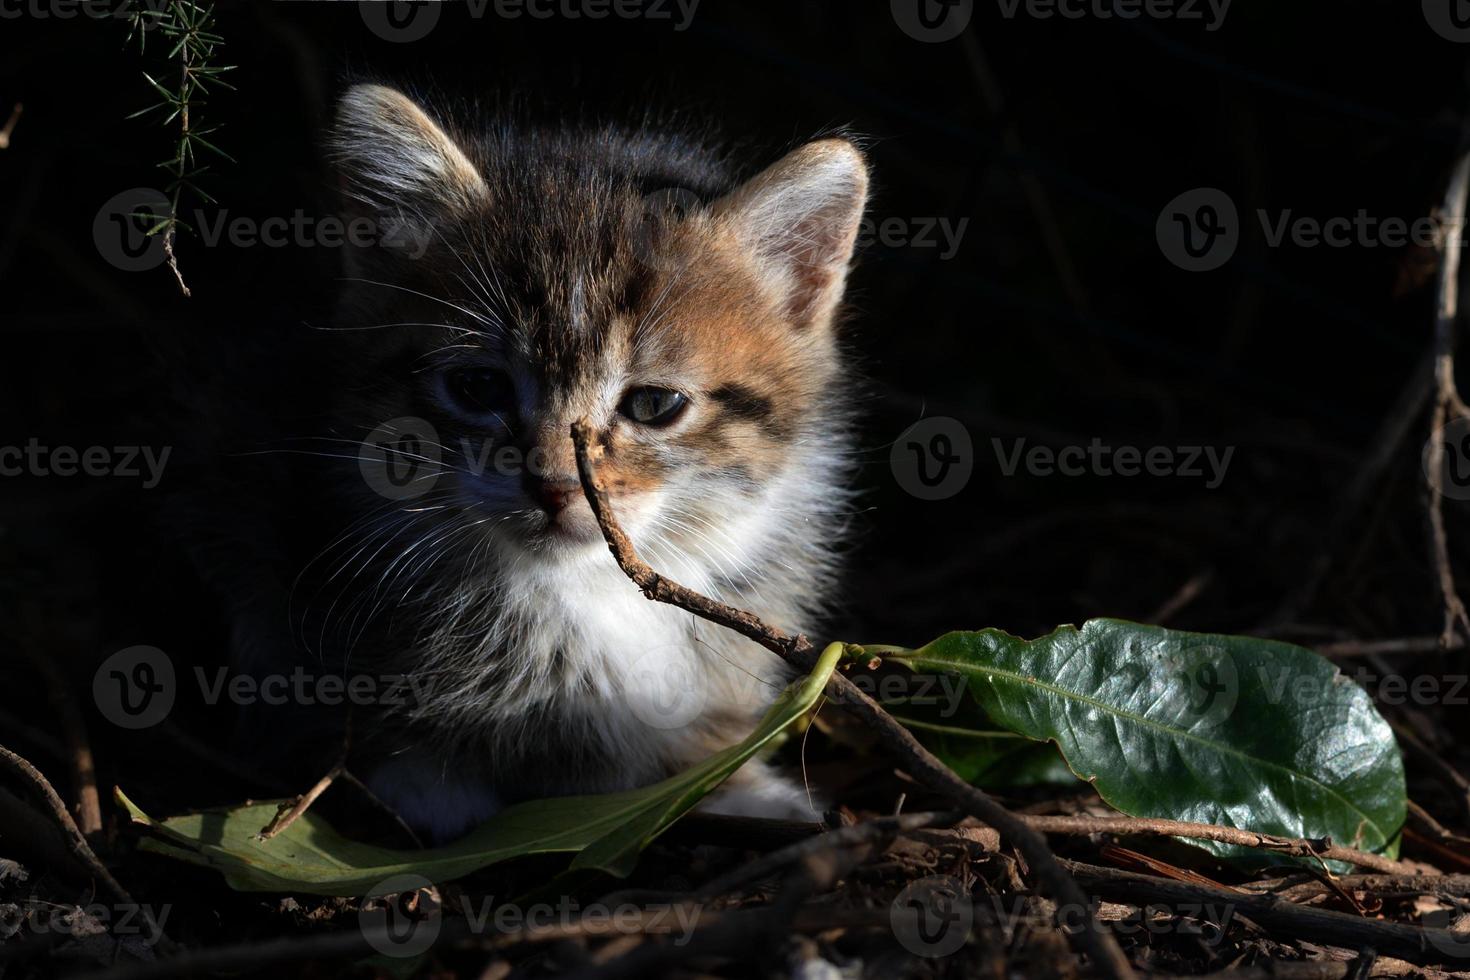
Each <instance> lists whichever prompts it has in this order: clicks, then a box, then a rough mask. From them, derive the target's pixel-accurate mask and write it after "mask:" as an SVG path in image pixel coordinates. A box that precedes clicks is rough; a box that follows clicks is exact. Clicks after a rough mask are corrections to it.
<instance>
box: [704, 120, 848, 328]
mask: <svg viewBox="0 0 1470 980" xmlns="http://www.w3.org/2000/svg"><path fill="white" fill-rule="evenodd" d="M867 200H868V164H867V161H866V160H865V159H864V157H863V154H862V152H861V151H860V150H858V148H857V147H856V146H854V145H853V144H851V143H849V142H848V141H847V140H845V139H823V140H817V141H816V142H813V143H808V144H806V145H805V146H803V147H800V148H799V149H796V150H793V151H792V152H791V153H788V154H787V155H786V156H785V157H782V158H781V159H780V160H778V161H777V162H776V163H774V164H773V165H771V166H770V167H768V168H767V169H766V170H764V171H762V172H761V173H759V174H757V175H756V176H755V177H753V178H752V179H751V180H749V181H748V182H746V183H745V184H743V185H742V186H740V187H738V188H736V189H735V190H734V191H733V192H732V193H730V194H729V195H727V196H726V197H724V198H722V199H721V200H719V201H717V202H716V203H715V213H716V215H717V216H719V217H720V218H721V219H722V220H724V221H727V222H729V223H730V226H731V228H732V229H733V231H734V233H735V235H736V237H737V239H738V240H739V242H740V243H741V245H742V247H743V248H745V249H746V250H747V251H748V252H749V253H750V254H751V255H752V256H754V257H755V260H756V262H757V268H758V269H759V271H760V274H761V276H762V278H763V279H764V280H765V281H766V282H767V283H768V284H769V286H770V287H771V289H772V291H773V292H774V294H775V295H777V296H779V297H780V299H781V302H782V303H783V304H784V306H785V308H786V310H787V312H788V314H789V315H790V316H791V318H792V319H793V321H795V322H796V323H797V324H798V325H799V326H819V327H826V326H827V325H828V324H830V323H831V320H832V315H833V313H834V312H836V309H837V306H838V304H839V303H840V302H841V300H842V290H843V286H844V285H845V284H846V282H847V267H848V264H849V263H850V262H851V261H852V252H853V246H854V243H855V242H856V240H857V234H858V227H859V223H860V222H861V220H862V216H863V207H864V205H866V203H867Z"/></svg>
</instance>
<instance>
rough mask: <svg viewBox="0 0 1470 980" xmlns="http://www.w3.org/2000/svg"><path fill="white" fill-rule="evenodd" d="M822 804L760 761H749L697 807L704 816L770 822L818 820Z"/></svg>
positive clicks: (820, 817) (820, 815) (804, 788)
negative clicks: (715, 814) (755, 818)
mask: <svg viewBox="0 0 1470 980" xmlns="http://www.w3.org/2000/svg"><path fill="white" fill-rule="evenodd" d="M820 806H821V804H820V803H819V801H817V800H816V799H815V798H811V797H809V796H808V793H807V790H806V787H804V786H800V785H797V784H796V783H794V782H792V781H791V780H789V779H787V778H786V777H784V776H779V775H777V774H776V773H775V772H774V771H772V770H771V768H770V767H769V766H767V765H766V764H765V763H763V762H758V761H757V762H748V763H746V764H745V766H744V767H743V768H742V769H741V770H740V771H739V772H737V773H735V775H733V776H731V777H730V778H729V780H727V781H726V783H725V785H724V786H722V787H720V789H719V790H718V791H717V792H715V793H714V794H713V795H711V796H710V797H709V799H708V800H706V801H705V802H704V803H702V804H700V807H699V809H700V810H701V811H702V812H704V813H723V814H726V815H727V816H732V817H766V818H768V819H773V820H802V821H820V820H821V819H822V812H821V809H820Z"/></svg>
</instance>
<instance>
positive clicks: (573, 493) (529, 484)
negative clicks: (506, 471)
mask: <svg viewBox="0 0 1470 980" xmlns="http://www.w3.org/2000/svg"><path fill="white" fill-rule="evenodd" d="M526 492H527V493H528V494H530V496H531V499H532V500H534V501H536V503H537V505H539V506H540V508H541V509H542V510H544V511H546V513H547V514H548V515H550V516H551V517H555V516H556V515H558V514H560V513H561V512H562V511H564V510H566V509H567V507H568V505H570V504H571V503H572V502H573V501H575V500H576V499H577V498H578V497H580V496H581V495H582V485H581V484H580V483H578V482H577V481H576V480H566V479H556V478H554V477H537V476H531V475H529V474H527V476H526Z"/></svg>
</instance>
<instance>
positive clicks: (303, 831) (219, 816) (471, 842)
mask: <svg viewBox="0 0 1470 980" xmlns="http://www.w3.org/2000/svg"><path fill="white" fill-rule="evenodd" d="M841 653H842V645H841V644H837V643H834V644H832V645H831V646H829V647H827V649H826V650H824V651H823V653H822V656H821V658H820V659H819V660H818V662H817V666H816V668H815V669H814V670H813V671H812V673H811V674H809V675H807V676H806V677H804V678H801V679H800V680H798V681H796V682H795V683H793V684H792V685H791V686H790V687H788V688H787V689H786V690H785V691H784V692H782V694H781V696H780V697H779V698H777V700H776V703H775V704H773V705H772V706H771V708H770V710H768V711H767V712H766V714H765V716H764V717H763V718H762V719H761V720H760V723H759V724H758V725H757V726H756V729H755V731H754V732H752V733H751V734H750V735H749V736H748V737H747V738H746V739H745V740H744V741H743V742H741V743H739V744H738V745H734V746H731V747H730V748H728V749H725V750H724V751H722V752H719V753H716V754H715V755H713V756H711V757H710V758H708V759H706V760H705V761H704V762H701V763H700V764H698V765H696V766H694V767H692V768H690V769H687V770H685V771H684V772H681V773H679V774H678V775H677V776H673V777H671V778H669V779H666V780H664V781H663V782H661V783H656V784H655V785H653V786H646V787H644V788H642V789H636V790H629V791H626V792H622V793H609V794H606V795H602V796H567V797H560V798H556V799H549V800H535V801H533V802H530V803H522V804H519V805H517V806H513V807H510V808H508V809H506V810H504V811H503V812H501V813H500V814H498V815H497V816H495V817H493V818H491V820H490V821H488V822H487V823H485V824H483V825H482V826H480V827H479V828H478V829H476V830H475V831H474V832H473V833H471V834H470V835H469V836H468V837H465V838H463V839H462V840H459V841H456V842H454V843H453V844H449V845H447V846H444V847H437V848H430V849H426V850H419V851H405V850H395V849H392V848H386V847H378V846H375V845H370V844H361V843H357V842H354V841H350V840H347V839H346V838H344V837H342V836H340V835H339V834H337V833H336V832H335V831H334V830H332V828H331V826H330V825H328V823H327V822H326V820H324V819H323V818H322V817H320V816H319V815H318V814H317V813H316V812H315V811H312V810H308V811H307V812H306V813H305V814H303V815H302V816H301V818H300V819H298V820H297V821H296V822H295V823H293V824H291V825H290V826H289V827H287V828H286V829H285V830H284V831H282V832H281V833H280V834H278V835H277V836H275V837H273V838H271V839H270V840H267V841H262V840H259V839H257V836H256V835H257V834H258V833H259V832H260V829H261V828H262V827H264V826H266V824H268V823H269V822H270V820H271V818H272V817H274V816H275V814H276V810H277V808H278V806H279V804H280V802H281V801H279V800H275V801H265V802H260V803H250V804H246V805H244V806H239V807H233V808H226V809H219V810H206V811H203V812H200V813H193V814H188V815H185V816H180V817H171V818H169V819H167V820H154V819H153V818H151V817H149V816H148V815H147V814H146V813H144V812H143V811H142V810H140V809H139V808H138V807H137V806H136V805H135V804H134V803H133V802H132V801H131V800H129V799H128V798H127V797H126V796H125V795H123V792H122V790H121V789H118V790H116V791H115V795H116V797H117V800H118V802H119V803H121V804H122V805H123V806H124V807H125V808H127V810H128V813H129V814H130V815H131V817H132V818H133V820H134V821H136V822H138V823H140V824H143V825H145V826H147V827H149V828H151V829H152V830H154V831H156V832H157V834H158V835H159V836H158V838H156V839H155V838H145V839H144V840H143V842H142V844H141V847H142V848H143V849H144V850H148V851H153V852H155V853H158V854H164V855H167V856H169V857H174V858H178V859H180V860H183V861H189V862H192V863H194V864H201V865H205V866H206V867H212V868H215V869H217V870H218V871H220V872H221V873H222V874H223V875H224V876H225V880H226V881H227V882H228V883H229V885H230V887H232V888H235V889H237V890H239V891H282V892H305V893H308V894H313V895H343V896H348V895H363V896H368V895H373V894H378V892H376V891H375V889H376V888H378V887H379V886H381V885H382V884H383V882H384V880H385V879H387V878H390V877H392V876H393V875H399V874H408V873H414V874H419V875H422V876H424V877H426V878H428V879H429V880H430V881H434V882H441V881H449V880H451V879H454V878H458V877H461V876H463V875H466V874H469V873H470V872H471V871H475V870H477V869H479V868H482V867H485V866H487V865H490V864H495V863H496V862H499V861H507V860H510V859H511V858H516V857H522V856H524V855H528V854H547V853H556V852H562V853H573V852H575V853H577V856H576V858H575V859H574V860H573V861H572V864H571V867H572V869H575V870H597V871H605V872H607V873H609V874H612V875H617V876H619V877H622V876H625V875H627V874H628V873H629V872H631V871H632V870H633V867H634V865H635V864H636V862H637V860H638V854H639V852H640V851H642V850H643V849H644V848H645V847H647V846H648V844H649V843H650V842H652V841H653V839H654V838H656V837H657V836H658V835H659V834H661V833H662V832H663V831H664V830H666V829H667V828H668V827H669V826H670V825H671V824H672V823H673V822H674V821H675V820H677V819H678V818H679V817H681V816H683V815H684V814H685V813H687V812H688V811H689V810H690V809H691V808H693V807H694V805H695V804H697V803H698V802H699V801H700V800H701V799H703V798H704V797H705V796H707V795H709V793H710V792H712V791H713V790H714V789H715V788H716V787H718V786H719V785H720V783H722V782H724V781H725V780H726V779H727V778H728V777H729V776H730V775H731V774H732V773H734V772H735V770H737V769H739V768H740V766H742V765H743V764H744V763H746V762H747V761H749V759H750V758H751V757H752V756H753V755H755V754H756V753H757V752H758V751H760V749H761V748H762V747H764V746H765V745H766V744H767V743H769V742H770V741H771V740H772V739H773V738H775V737H776V736H777V735H779V734H780V733H781V732H782V731H783V730H785V729H786V728H787V727H788V726H790V725H791V724H792V723H794V722H795V721H796V720H797V719H798V718H800V717H801V716H802V715H803V714H805V713H806V712H807V711H808V710H809V709H810V708H811V707H812V705H813V704H815V703H816V701H817V698H818V697H819V696H820V695H821V693H822V689H823V688H824V687H826V684H827V680H828V678H829V677H830V676H831V675H832V670H833V668H834V667H835V666H836V664H837V661H838V659H839V657H840V656H841Z"/></svg>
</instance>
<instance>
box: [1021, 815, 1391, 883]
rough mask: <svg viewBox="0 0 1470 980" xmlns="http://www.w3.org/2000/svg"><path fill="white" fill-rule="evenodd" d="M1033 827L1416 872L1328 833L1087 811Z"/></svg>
mask: <svg viewBox="0 0 1470 980" xmlns="http://www.w3.org/2000/svg"><path fill="white" fill-rule="evenodd" d="M1020 819H1022V820H1024V821H1025V822H1026V823H1027V824H1028V825H1029V826H1030V827H1032V828H1033V829H1035V830H1039V831H1041V832H1042V833H1044V834H1132V835H1135V836H1142V837H1189V838H1193V839H1194V840H1209V841H1215V842H1216V843H1220V844H1238V845H1240V846H1241V847H1257V848H1260V849H1262V850H1266V851H1275V852H1276V853H1278V854H1289V855H1291V856H1293V857H1310V858H1319V859H1321V860H1323V861H1342V862H1344V863H1345V864H1355V865H1357V866H1358V867H1360V868H1367V869H1369V870H1371V871H1379V872H1382V873H1383V874H1390V875H1404V874H1414V873H1415V872H1414V868H1413V867H1411V866H1410V865H1407V864H1403V863H1401V862H1399V861H1395V860H1393V859H1391V858H1386V857H1383V856H1381V855H1378V854H1369V853H1367V852H1365V851H1359V850H1355V849H1354V848H1351V847H1342V846H1339V845H1337V844H1334V843H1332V839H1331V838H1329V837H1323V838H1320V839H1316V840H1313V839H1310V838H1293V837H1281V836H1279V835H1277V834H1263V833H1260V832H1259V831H1255V830H1240V829H1239V828H1236V827H1221V826H1219V825H1217V824H1209V823H1190V822H1187V821H1182V820H1163V819H1160V818H1157V817H1094V816H1089V815H1087V814H1078V815H1076V816H1022V817H1021V818H1020Z"/></svg>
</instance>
